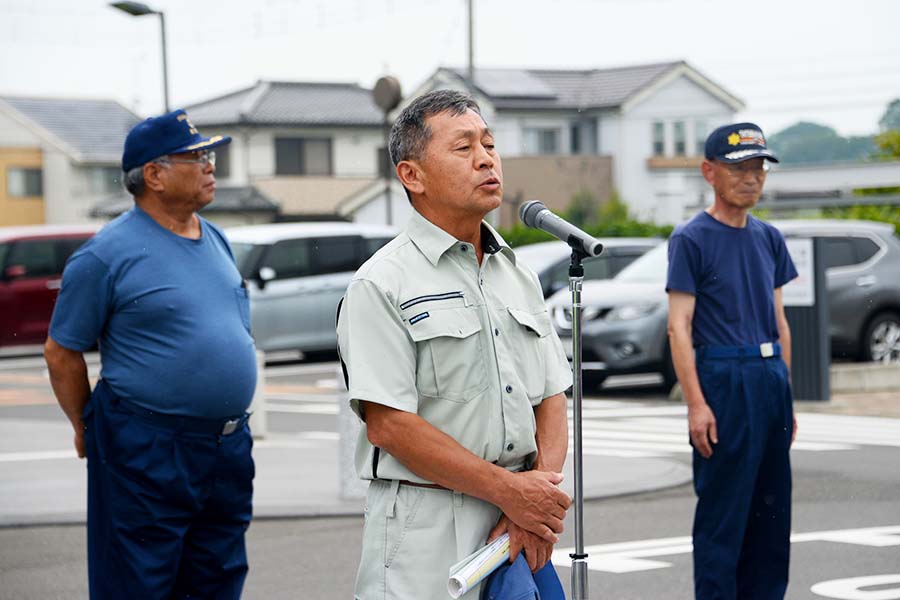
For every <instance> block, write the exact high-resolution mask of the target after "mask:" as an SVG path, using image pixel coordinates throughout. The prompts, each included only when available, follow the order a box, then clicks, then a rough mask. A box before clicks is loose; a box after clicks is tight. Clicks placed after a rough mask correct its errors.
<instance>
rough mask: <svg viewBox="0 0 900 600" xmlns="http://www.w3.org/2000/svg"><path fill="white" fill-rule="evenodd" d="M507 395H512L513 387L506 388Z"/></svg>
mask: <svg viewBox="0 0 900 600" xmlns="http://www.w3.org/2000/svg"><path fill="white" fill-rule="evenodd" d="M506 393H507V394H512V386H511V385H508V386H506Z"/></svg>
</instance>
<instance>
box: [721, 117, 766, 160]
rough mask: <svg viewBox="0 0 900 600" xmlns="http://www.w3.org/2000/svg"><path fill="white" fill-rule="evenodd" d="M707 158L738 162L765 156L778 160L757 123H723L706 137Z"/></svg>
mask: <svg viewBox="0 0 900 600" xmlns="http://www.w3.org/2000/svg"><path fill="white" fill-rule="evenodd" d="M706 158H707V160H717V161H719V162H723V163H737V162H742V161H745V160H750V159H751V158H765V159H766V160H771V161H772V162H778V158H777V157H776V156H775V155H774V154H773V153H772V151H771V150H769V149H768V148H767V147H766V137H765V136H764V135H763V132H762V129H760V128H759V126H758V125H756V124H755V123H734V124H732V125H722V126H721V127H719V128H717V129H716V130H715V131H713V132H712V133H711V134H709V137H708V138H706Z"/></svg>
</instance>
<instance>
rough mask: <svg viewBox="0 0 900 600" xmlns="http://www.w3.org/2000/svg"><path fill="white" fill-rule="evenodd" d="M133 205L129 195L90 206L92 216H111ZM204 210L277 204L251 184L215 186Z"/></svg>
mask: <svg viewBox="0 0 900 600" xmlns="http://www.w3.org/2000/svg"><path fill="white" fill-rule="evenodd" d="M132 206H134V199H133V198H132V197H131V196H129V195H120V196H114V197H112V198H107V199H106V200H103V201H101V202H99V203H97V204H95V205H94V207H93V208H91V213H90V214H91V216H92V217H94V218H113V217H117V216H119V215H120V214H122V213H123V212H125V211H127V210H129V209H130V208H131V207H132ZM200 212H201V213H204V212H271V213H273V214H274V213H277V212H278V205H277V204H275V203H274V202H272V201H271V200H269V198H268V197H266V196H265V195H263V194H262V193H261V192H260V191H259V190H257V189H256V188H255V187H252V186H243V187H237V186H235V187H225V186H223V187H219V188H216V199H215V200H213V202H212V204H210V205H208V206H206V207H205V208H204V209H203V210H201V211H200Z"/></svg>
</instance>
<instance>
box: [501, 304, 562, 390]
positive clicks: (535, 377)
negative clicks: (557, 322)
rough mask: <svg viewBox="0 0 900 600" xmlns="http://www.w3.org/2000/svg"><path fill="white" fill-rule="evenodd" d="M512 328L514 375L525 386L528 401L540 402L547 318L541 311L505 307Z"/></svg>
mask: <svg viewBox="0 0 900 600" xmlns="http://www.w3.org/2000/svg"><path fill="white" fill-rule="evenodd" d="M506 310H507V312H508V313H509V315H510V316H511V317H512V319H513V321H514V322H515V325H514V326H513V327H512V332H511V336H512V347H513V356H514V357H515V366H516V373H517V374H518V375H519V378H520V379H521V380H522V383H523V384H524V385H525V392H526V394H527V395H528V399H529V400H530V401H531V402H532V403H534V402H538V401H540V400H543V396H544V388H545V387H546V379H547V368H546V364H545V363H546V359H545V352H544V349H543V344H544V343H545V341H546V340H545V338H546V337H547V336H548V335H550V327H551V325H550V316H549V315H548V314H547V311H546V310H545V309H543V308H540V309H536V310H523V309H518V308H513V307H511V306H508V307H507V308H506Z"/></svg>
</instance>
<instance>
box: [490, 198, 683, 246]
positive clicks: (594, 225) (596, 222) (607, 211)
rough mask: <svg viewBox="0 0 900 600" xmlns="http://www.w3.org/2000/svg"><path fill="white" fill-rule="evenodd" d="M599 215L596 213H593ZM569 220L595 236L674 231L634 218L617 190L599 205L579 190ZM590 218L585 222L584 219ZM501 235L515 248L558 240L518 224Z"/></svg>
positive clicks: (655, 234) (656, 234)
mask: <svg viewBox="0 0 900 600" xmlns="http://www.w3.org/2000/svg"><path fill="white" fill-rule="evenodd" d="M594 215H596V216H594ZM563 218H565V219H566V220H568V221H570V222H572V223H574V224H576V225H580V226H581V228H582V229H584V231H585V232H587V233H589V234H590V235H592V236H594V237H664V238H667V237H669V235H671V233H672V229H673V227H672V226H671V225H656V224H655V223H645V222H643V221H638V220H635V219H633V218H632V217H631V216H630V215H629V214H628V207H627V206H626V205H625V203H624V202H622V200H621V199H619V196H618V194H617V193H616V192H613V195H612V196H611V197H610V199H609V200H607V201H606V202H604V203H603V204H601V205H600V206H599V207H597V205H596V203H595V202H594V200H593V198H592V197H591V195H590V194H589V193H588V192H579V193H577V194H575V196H573V197H572V203H571V204H570V205H569V209H568V210H567V211H566V212H565V213H564V214H563ZM586 218H590V219H591V220H590V221H588V222H585V221H584V219H586ZM500 235H502V236H503V239H505V240H506V242H507V243H508V244H509V245H510V246H512V247H513V248H515V247H516V246H524V245H526V244H535V243H538V242H547V241H550V240H555V239H556V238H554V237H553V236H551V235H550V234H549V233H544V232H543V231H541V230H539V229H532V228H530V227H526V226H525V225H521V224H516V225H513V226H512V227H509V228H506V229H501V230H500Z"/></svg>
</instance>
